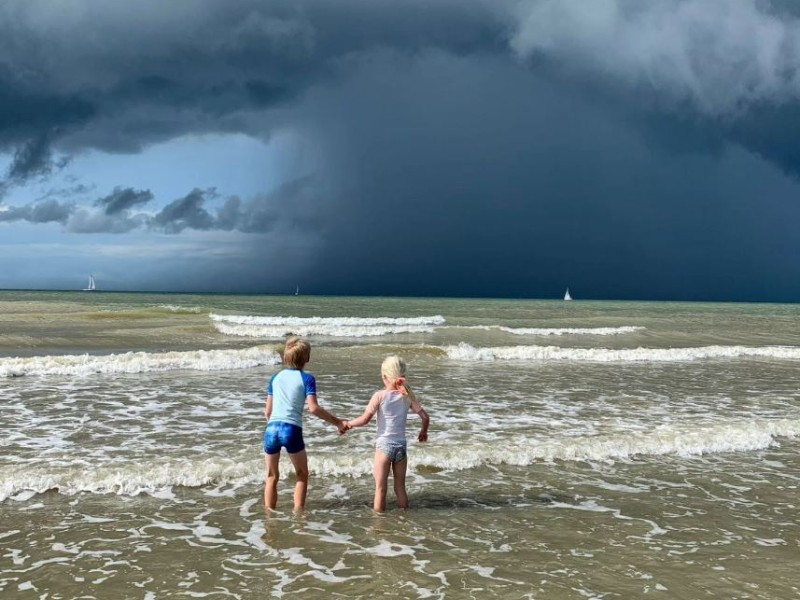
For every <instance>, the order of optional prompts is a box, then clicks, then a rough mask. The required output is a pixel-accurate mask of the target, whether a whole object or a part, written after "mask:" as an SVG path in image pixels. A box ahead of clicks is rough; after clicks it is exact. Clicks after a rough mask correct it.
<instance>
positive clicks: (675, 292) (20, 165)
mask: <svg viewBox="0 0 800 600" xmlns="http://www.w3.org/2000/svg"><path fill="white" fill-rule="evenodd" d="M90 274H93V275H94V277H95V279H96V281H97V287H98V289H101V290H109V291H111V290H136V291H175V292H224V293H263V294H275V293H277V294H284V293H294V291H295V289H296V288H297V287H299V288H300V290H301V293H303V294H341V295H401V296H454V297H459V296H466V297H511V298H559V297H561V296H563V294H564V290H565V288H567V287H569V288H570V291H571V293H572V295H573V297H574V298H576V299H623V300H624V299H630V300H709V301H765V302H800V7H799V6H798V5H797V4H796V3H794V2H793V1H790V0H772V1H769V0H649V1H648V2H641V1H640V0H592V1H591V2H587V1H586V0H402V1H401V0H270V1H269V2H266V1H263V0H239V1H237V2H230V1H229V0H194V1H192V2H169V3H165V2H163V1H162V0H140V1H139V2H137V3H121V2H99V1H97V0H5V1H4V2H3V3H2V4H0V288H4V289H81V288H82V287H84V286H85V285H86V283H87V281H88V276H89V275H90Z"/></svg>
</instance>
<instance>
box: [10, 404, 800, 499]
mask: <svg viewBox="0 0 800 600" xmlns="http://www.w3.org/2000/svg"><path fill="white" fill-rule="evenodd" d="M798 436H800V420H798V419H774V420H768V419H728V420H722V421H719V422H714V423H709V424H698V423H683V424H670V425H667V426H662V427H658V428H654V429H652V430H650V431H647V432H644V431H619V432H616V433H609V434H605V435H584V436H574V437H563V438H562V437H559V438H558V439H535V438H533V439H516V440H515V443H514V451H513V452H509V451H508V447H507V445H503V444H499V445H498V444H496V443H472V444H458V445H447V444H443V445H436V444H435V443H429V444H426V445H416V444H414V446H413V451H412V453H411V456H412V459H411V468H412V472H413V471H415V470H418V469H419V470H423V471H424V470H425V469H426V468H431V467H433V468H436V469H440V470H443V471H462V470H466V469H473V468H477V467H480V466H482V465H487V464H489V465H499V464H507V465H515V466H527V465H530V464H534V463H537V462H543V461H553V460H564V461H613V460H622V459H631V458H635V457H654V456H664V455H674V456H682V457H695V456H702V455H705V454H717V453H722V452H745V451H754V450H761V449H765V448H769V447H770V446H772V445H774V444H776V443H777V439H778V438H782V437H785V438H797V437H798ZM309 466H310V468H311V471H312V472H313V473H314V474H315V476H318V477H331V478H338V477H342V476H348V477H366V476H369V475H370V473H371V472H372V467H371V463H370V461H369V460H365V458H364V456H363V455H360V454H359V453H341V454H336V455H328V456H324V455H322V456H321V455H315V456H311V457H310V458H309ZM262 470H263V462H262V461H261V460H253V461H247V462H241V461H235V460H232V459H229V458H221V457H216V458H206V459H202V460H201V459H173V460H162V461H160V462H159V463H158V464H152V463H147V462H145V461H142V462H135V461H131V462H129V463H122V464H120V463H114V464H109V465H100V466H96V467H93V468H87V467H85V466H80V467H78V466H76V467H75V468H64V467H61V468H59V467H54V466H52V465H51V464H50V463H46V464H44V463H43V464H40V465H27V466H19V467H15V468H13V469H6V470H5V471H4V472H2V473H0V501H3V500H7V499H13V500H19V501H24V500H28V499H30V498H31V497H32V496H33V495H35V494H37V493H43V492H45V491H48V490H57V491H58V492H59V493H62V494H66V495H73V494H77V493H81V492H89V493H96V494H120V495H137V494H141V493H147V494H151V495H154V496H161V497H170V496H171V495H172V494H171V493H170V492H172V491H173V488H174V487H176V486H185V487H193V488H209V489H210V492H209V493H212V492H213V491H214V490H217V489H219V487H220V486H232V487H241V486H243V485H259V484H260V483H261V482H262V481H263V472H262ZM284 475H286V474H285V473H284Z"/></svg>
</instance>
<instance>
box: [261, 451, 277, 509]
mask: <svg viewBox="0 0 800 600" xmlns="http://www.w3.org/2000/svg"><path fill="white" fill-rule="evenodd" d="M280 461H281V455H280V452H279V453H277V454H265V455H264V464H265V465H266V467H267V479H266V482H265V484H264V507H265V508H270V509H271V508H275V505H277V504H278V479H279V478H280V472H279V471H278V465H279V464H280Z"/></svg>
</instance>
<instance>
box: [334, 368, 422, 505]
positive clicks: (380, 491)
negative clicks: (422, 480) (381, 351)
mask: <svg viewBox="0 0 800 600" xmlns="http://www.w3.org/2000/svg"><path fill="white" fill-rule="evenodd" d="M381 378H382V379H383V385H384V389H382V390H379V391H377V392H375V394H373V396H372V399H371V400H370V401H369V404H367V409H366V410H365V411H364V414H363V415H361V416H360V417H358V418H357V419H353V420H352V421H345V422H344V428H345V429H352V428H353V427H361V426H362V425H366V424H367V423H369V422H370V421H371V420H372V417H373V415H375V414H376V413H377V415H378V437H377V439H376V440H375V466H374V474H375V501H374V503H373V508H374V510H375V512H383V511H384V510H385V509H386V487H387V480H388V478H389V469H391V470H392V475H393V476H394V493H395V495H396V496H397V505H398V506H399V507H400V508H408V494H406V468H407V467H408V459H407V457H406V418H407V417H408V409H409V408H410V409H411V410H413V411H414V412H415V413H417V414H418V415H419V416H420V418H421V419H422V429H421V430H420V432H419V436H417V439H418V440H419V441H420V442H426V441H428V424H429V423H430V418H429V417H428V413H426V412H425V409H424V408H422V406H420V404H419V402H418V401H417V398H416V397H415V396H414V393H413V392H412V391H411V388H409V387H408V385H407V384H406V363H405V361H404V360H403V359H402V358H400V357H399V356H387V357H386V359H385V360H384V361H383V364H382V365H381Z"/></svg>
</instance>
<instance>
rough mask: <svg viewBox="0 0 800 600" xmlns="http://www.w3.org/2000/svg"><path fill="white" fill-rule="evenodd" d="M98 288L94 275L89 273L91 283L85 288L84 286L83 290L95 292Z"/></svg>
mask: <svg viewBox="0 0 800 600" xmlns="http://www.w3.org/2000/svg"><path fill="white" fill-rule="evenodd" d="M96 289H97V288H96V287H95V284H94V275H89V285H87V286H86V287H85V288H83V291H84V292H93V291H95V290H96Z"/></svg>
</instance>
